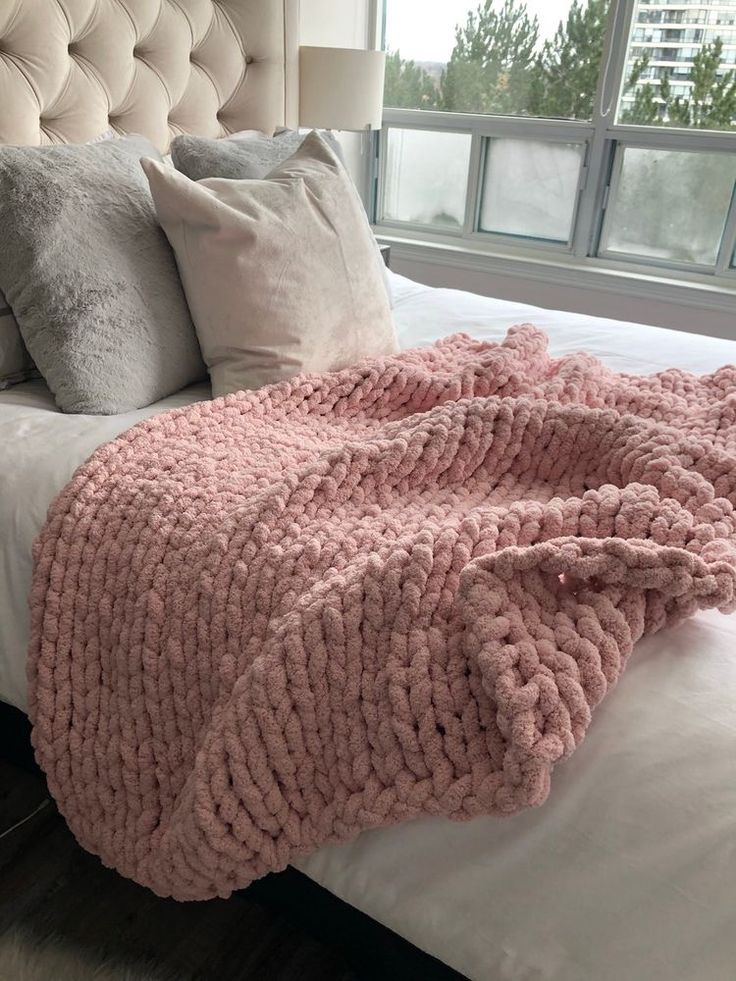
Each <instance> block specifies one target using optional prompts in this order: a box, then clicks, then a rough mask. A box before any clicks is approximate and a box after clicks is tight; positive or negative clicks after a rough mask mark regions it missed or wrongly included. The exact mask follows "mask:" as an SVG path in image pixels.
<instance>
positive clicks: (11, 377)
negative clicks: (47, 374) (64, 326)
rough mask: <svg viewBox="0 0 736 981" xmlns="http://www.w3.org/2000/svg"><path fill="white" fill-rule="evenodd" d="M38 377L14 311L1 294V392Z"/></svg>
mask: <svg viewBox="0 0 736 981" xmlns="http://www.w3.org/2000/svg"><path fill="white" fill-rule="evenodd" d="M36 377H38V372H37V371H36V368H35V365H34V364H33V361H32V360H31V356H30V354H29V353H28V351H26V346H25V344H24V343H23V339H22V338H21V336H20V331H19V330H18V325H17V324H16V322H15V317H14V316H13V311H12V310H11V309H10V307H9V306H8V302H7V300H6V299H5V297H4V296H3V294H2V293H0V391H2V390H3V389H4V388H10V387H11V385H17V384H18V383H19V382H23V381H28V379H29V378H36Z"/></svg>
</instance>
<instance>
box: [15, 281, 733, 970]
mask: <svg viewBox="0 0 736 981" xmlns="http://www.w3.org/2000/svg"><path fill="white" fill-rule="evenodd" d="M391 281H392V287H393V290H394V296H395V307H394V314H395V317H396V321H397V324H398V327H399V331H400V336H401V342H402V346H404V347H407V346H411V345H414V344H423V343H431V342H432V341H433V340H435V339H436V338H438V337H441V336H443V335H446V334H449V333H453V332H455V331H459V330H463V331H466V332H468V333H470V334H473V335H474V336H479V337H488V338H493V339H500V338H501V337H502V336H503V334H504V332H505V330H506V329H507V328H508V327H509V326H511V325H512V324H515V323H520V322H524V321H528V322H533V323H535V324H537V325H538V326H540V327H542V328H543V329H545V330H546V331H547V332H548V334H549V336H550V346H551V350H552V352H553V353H554V354H563V353H567V352H569V351H574V350H580V349H585V350H588V351H590V352H592V353H594V354H597V355H598V356H599V357H601V358H602V359H603V360H604V361H605V362H606V363H607V364H608V365H610V366H611V367H613V368H615V369H617V370H623V371H631V372H650V371H655V370H658V369H660V368H665V367H669V366H672V365H677V366H680V367H683V368H687V369H689V370H692V371H697V372H704V371H710V370H713V369H714V368H716V367H718V366H719V365H720V364H723V363H726V362H736V343H734V342H732V341H723V340H716V339H710V338H705V337H702V336H696V335H687V334H682V333H676V332H670V331H662V330H658V329H657V328H653V327H646V326H637V325H631V324H624V323H620V322H616V321H610V320H596V319H595V318H590V317H583V316H578V315H573V314H567V313H559V312H553V311H547V310H540V309H538V308H534V307H529V306H526V305H523V304H517V303H507V302H503V301H497V300H490V299H485V298H481V297H476V296H473V295H470V294H464V293H457V292H454V291H450V290H431V289H428V288H426V287H422V286H418V285H417V284H414V283H411V282H410V281H408V280H404V279H402V278H401V277H398V276H395V275H392V277H391ZM735 333H736V328H735ZM205 395H206V390H204V389H203V388H198V389H190V390H187V391H185V392H182V393H180V394H179V395H177V396H174V397H172V398H170V399H166V400H164V402H162V403H159V404H158V405H157V406H154V407H151V408H149V409H146V410H142V411H140V412H135V413H130V414H128V415H126V416H118V417H114V418H100V417H80V416H76V417H73V416H62V415H60V414H59V413H56V412H54V411H53V403H51V402H50V397H49V396H48V393H46V392H45V390H44V388H43V386H42V385H41V383H29V384H26V385H23V386H18V387H16V388H14V389H11V390H10V391H8V392H4V393H0V481H2V489H1V493H0V697H1V698H3V699H5V700H6V701H10V702H13V703H14V704H16V705H18V706H20V707H23V706H24V705H25V697H26V695H25V663H24V662H25V645H26V638H27V629H28V628H27V612H26V596H27V592H28V586H29V583H30V576H31V559H30V546H31V540H32V538H33V536H34V535H35V534H36V533H37V531H38V529H39V528H40V527H41V524H42V522H43V519H44V515H45V511H46V508H47V506H48V504H49V503H50V501H51V499H52V497H53V496H54V494H55V493H56V492H57V491H58V490H60V489H61V487H62V486H63V484H64V483H65V482H66V480H67V479H68V478H69V476H70V475H71V473H72V471H73V469H74V468H75V467H76V466H77V465H78V464H79V463H81V462H82V461H83V460H84V459H86V457H87V456H88V455H89V454H90V453H91V452H92V451H93V450H94V448H95V447H96V446H97V445H99V444H100V443H102V442H105V441H106V440H109V439H111V438H113V437H114V436H115V435H116V434H117V433H119V432H121V431H122V430H124V429H125V428H127V427H128V426H130V425H132V424H134V423H135V422H137V421H138V420H140V419H142V418H145V417H146V416H148V415H151V414H152V413H153V412H158V411H163V410H165V409H167V408H172V407H174V406H177V405H182V404H185V403H186V402H188V401H194V400H195V399H197V398H202V397H205ZM298 867H299V868H300V869H301V870H302V871H304V872H305V873H306V874H307V875H309V876H310V877H311V878H313V879H315V880H316V881H317V882H319V883H321V884H322V885H324V886H325V887H326V888H328V889H329V890H330V891H331V892H333V893H335V894H336V895H337V896H339V897H341V898H342V899H344V900H346V901H347V902H349V903H351V904H352V905H353V906H356V907H358V908H359V909H361V910H363V911H364V912H366V913H368V914H369V915H371V916H373V917H374V918H375V919H377V920H379V921H380V922H382V923H384V924H385V925H387V926H389V927H390V928H391V929H393V930H395V931H397V932H398V933H400V934H402V935H403V936H404V937H406V938H407V939H409V940H411V941H412V942H413V943H415V944H416V945H417V946H419V947H422V948H423V949H424V950H427V951H429V952H430V953H432V954H434V955H435V956H437V957H439V958H440V959H441V960H443V961H445V962H446V963H448V964H450V965H451V966H453V967H455V968H456V969H457V970H459V971H461V972H463V973H464V974H466V975H468V976H469V977H471V978H474V979H478V981H481V979H482V981H511V979H513V981H522V979H523V981H734V979H735V978H736V886H735V885H734V883H736V618H725V617H722V616H720V615H719V614H717V613H708V614H702V615H700V616H698V617H697V618H695V619H694V620H693V621H691V622H689V623H687V624H684V625H682V626H680V627H679V628H676V629H673V630H668V631H666V632H664V633H662V634H659V635H658V636H656V637H653V638H648V639H647V640H645V641H643V642H642V643H640V644H639V645H638V647H637V649H636V651H635V653H634V655H633V657H632V661H631V663H630V665H629V668H628V670H627V672H626V674H625V676H624V678H623V680H622V681H621V683H620V685H619V686H618V688H617V690H616V691H615V692H614V693H612V695H610V696H609V698H608V699H607V700H606V702H605V703H604V704H603V705H602V706H601V707H600V708H599V709H598V711H597V713H596V718H595V720H594V723H593V725H592V727H591V730H590V733H589V735H588V738H587V739H586V741H585V743H584V744H583V746H582V747H581V748H580V750H579V751H578V752H577V753H576V754H575V756H574V757H573V758H572V759H571V760H570V761H569V762H568V763H566V764H565V765H564V766H562V767H560V768H559V769H558V771H557V774H556V778H555V780H554V781H553V790H552V794H551V796H550V799H549V801H548V802H547V803H546V804H545V805H544V807H542V808H540V809H539V810H535V811H532V812H527V813H525V814H522V815H519V816H517V817H515V818H511V819H505V820H502V819H477V820H475V821H472V822H469V823H467V824H453V823H451V822H448V821H441V820H437V819H424V820H419V821H416V822H413V823H411V824H408V825H403V826H400V827H396V828H384V829H380V830H376V831H370V832H367V833H365V834H363V835H361V836H360V837H359V838H358V839H356V841H354V842H352V843H350V844H347V845H341V846H333V847H329V848H323V849H320V851H318V852H317V853H316V854H315V855H313V856H311V857H309V858H307V859H304V860H302V861H301V862H299V863H298Z"/></svg>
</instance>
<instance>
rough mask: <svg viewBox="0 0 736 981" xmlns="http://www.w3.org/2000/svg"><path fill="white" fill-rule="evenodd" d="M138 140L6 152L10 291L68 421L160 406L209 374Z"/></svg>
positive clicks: (2, 224)
mask: <svg viewBox="0 0 736 981" xmlns="http://www.w3.org/2000/svg"><path fill="white" fill-rule="evenodd" d="M141 157H153V158H154V159H156V160H161V157H160V155H159V154H158V152H157V151H156V149H155V148H154V146H153V144H151V143H150V142H149V141H148V140H146V139H144V138H143V137H140V136H132V137H128V138H126V139H123V140H113V141H108V142H103V143H96V144H94V145H86V146H77V145H70V144H67V145H58V146H45V147H13V146H6V147H0V228H2V230H3V234H2V236H0V290H2V291H3V292H4V293H5V296H6V298H7V301H8V303H9V304H10V306H11V307H12V309H13V313H14V314H15V319H16V320H17V322H18V327H19V328H20V332H21V334H22V336H23V340H24V341H25V344H26V347H27V348H28V351H29V353H30V355H31V356H32V358H33V360H34V361H35V363H36V366H37V367H38V369H39V371H40V372H41V374H42V375H43V377H44V378H45V379H46V382H47V384H48V386H49V388H50V389H51V391H52V392H53V394H54V397H55V399H56V402H57V404H58V406H59V408H60V409H62V410H63V411H64V412H85V413H93V414H106V415H110V414H114V413H118V412H127V411H129V410H131V409H137V408H141V407H143V406H145V405H150V404H151V403H152V402H156V401H157V400H158V399H161V398H163V397H164V396H166V395H169V394H171V393H172V392H175V391H178V390H179V389H181V388H183V387H184V386H185V385H188V384H190V383H191V382H194V381H198V380H199V379H200V378H202V377H204V375H205V367H204V363H203V361H202V356H201V354H200V350H199V345H198V343H197V338H196V334H195V332H194V327H193V325H192V321H191V318H190V315H189V309H188V307H187V304H186V300H185V298H184V293H183V291H182V287H181V283H180V281H179V276H178V273H177V269H176V261H175V259H174V256H173V254H172V252H171V249H170V247H169V244H168V242H167V240H166V236H165V235H164V233H163V231H162V230H161V228H160V227H159V224H158V221H157V220H156V215H155V212H154V208H153V202H152V200H151V196H150V192H149V190H148V184H147V181H146V178H145V176H144V174H143V172H142V170H141V167H140V159H141Z"/></svg>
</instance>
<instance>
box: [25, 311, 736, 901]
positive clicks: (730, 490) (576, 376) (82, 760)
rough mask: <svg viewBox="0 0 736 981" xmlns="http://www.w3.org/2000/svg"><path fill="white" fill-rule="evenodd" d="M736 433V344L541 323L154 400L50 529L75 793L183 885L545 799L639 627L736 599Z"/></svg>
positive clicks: (123, 868)
mask: <svg viewBox="0 0 736 981" xmlns="http://www.w3.org/2000/svg"><path fill="white" fill-rule="evenodd" d="M734 454H736V368H734V367H727V368H722V369H720V370H719V371H717V372H715V373H714V374H712V375H709V376H707V377H702V378H696V377H693V376H690V375H687V374H685V373H683V372H681V371H666V372H663V373H661V374H659V375H656V376H652V377H635V376H621V375H616V374H613V373H612V372H610V371H608V370H606V369H605V368H604V367H603V366H602V365H600V364H599V363H598V362H597V361H595V360H594V359H593V358H591V357H588V356H586V355H576V356H571V357H566V358H563V359H561V360H552V359H551V358H550V357H549V355H548V354H547V348H546V338H545V337H544V335H543V334H541V333H540V332H539V331H538V330H536V329H535V328H533V327H530V326H522V327H517V328H514V329H513V330H511V331H510V332H509V335H508V337H507V339H506V340H505V341H504V342H503V343H502V344H490V343H479V342H476V341H473V340H471V339H469V338H468V337H465V336H462V335H460V336H456V337H452V338H449V339H447V340H444V341H442V342H441V343H439V344H437V345H436V346H435V347H432V348H429V349H425V350H418V351H409V352H406V353H404V354H402V355H400V356H398V357H394V358H389V359H387V360H383V361H375V362H370V363H367V364H363V365H361V366H359V367H357V368H354V369H348V370H345V371H341V372H339V373H335V374H328V375H324V376H309V377H300V378H297V379H294V380H292V381H288V382H283V383H281V384H279V385H275V386H273V387H270V388H265V389H262V390H260V391H257V392H250V393H241V394H239V395H232V396H227V397H226V398H224V399H220V400H218V401H215V402H205V403H200V404H197V405H193V406H190V407H188V408H185V409H180V410H176V411H174V412H170V413H168V414H166V415H161V416H158V417H156V418H154V419H151V420H149V421H148V422H144V423H142V424H140V425H138V426H136V427H135V428H134V429H132V430H130V431H129V432H127V433H125V434H124V435H123V436H121V437H119V438H118V439H116V440H115V441H114V442H113V443H111V444H109V445H107V446H104V447H103V448H101V449H100V450H98V451H97V452H96V453H95V454H94V456H93V457H92V458H91V459H90V461H89V462H88V463H87V464H86V465H85V466H83V467H82V468H81V469H80V470H79V471H78V472H77V473H76V475H75V476H74V478H73V480H72V482H71V483H70V484H69V486H68V487H67V488H66V489H65V490H64V492H63V493H62V494H61V495H60V497H59V498H58V499H57V500H56V502H55V503H54V504H53V506H52V508H51V511H50V515H49V519H48V523H47V526H46V528H45V530H44V531H43V533H42V535H41V537H40V539H39V541H38V542H37V545H36V551H35V563H36V565H35V578H34V586H33V592H32V600H31V602H32V641H31V656H30V678H31V699H32V703H31V711H32V717H33V722H34V724H35V730H34V740H35V747H36V753H37V756H38V759H39V762H40V763H41V765H42V766H43V768H44V769H45V771H46V773H47V775H48V779H49V786H50V788H51V791H52V793H53V795H54V797H55V798H56V800H57V801H58V803H59V806H60V808H61V810H62V812H63V814H64V815H65V817H66V819H67V821H68V822H69V825H70V827H71V828H72V830H73V831H74V833H75V834H76V836H77V837H78V839H79V841H80V842H81V843H82V844H83V845H84V846H85V847H86V848H88V849H89V850H91V851H93V852H96V853H97V854H98V855H100V856H101V858H102V859H103V861H104V862H105V863H107V864H109V865H112V866H115V867H116V868H117V869H119V870H120V872H122V873H123V874H124V875H126V876H130V877H131V878H133V879H136V880H137V881H138V882H141V883H144V884H145V885H147V886H150V887H151V888H152V889H153V890H155V891H156V892H157V893H159V894H161V895H172V896H175V897H177V898H179V899H204V898H207V897H211V896H215V895H220V896H227V895H228V894H229V893H230V892H231V891H232V890H234V889H236V888H239V887H242V886H245V885H246V884H247V883H248V882H250V881H251V880H252V879H254V878H256V877H258V876H261V875H263V874H264V873H266V872H269V871H271V870H275V869H281V868H283V867H284V866H285V865H286V864H287V863H288V862H289V861H290V860H292V859H294V858H295V857H297V856H299V855H302V854H304V853H307V852H309V851H311V850H314V849H316V848H317V847H319V846H320V845H322V844H324V843H326V842H335V841H342V840H346V839H349V838H351V837H353V836H354V835H356V834H358V833H359V832H360V831H361V830H363V829H365V828H372V827H377V826H379V825H385V824H390V823H395V822H399V821H406V820H409V819H410V818H414V817H416V816H418V815H422V814H431V815H444V816H446V817H448V818H454V819H460V820H464V819H468V818H473V817H475V816H477V815H489V814H513V813H514V812H517V811H519V810H520V809H522V808H526V807H529V806H530V805H537V804H541V803H542V802H543V801H544V800H545V798H546V796H547V794H548V791H549V786H550V775H551V773H552V770H553V768H554V766H555V764H556V763H557V762H558V761H560V760H562V759H564V758H565V757H568V756H569V755H570V754H571V753H572V752H573V750H574V749H575V748H576V746H577V745H578V744H579V743H580V741H581V740H582V739H583V737H584V734H585V731H586V729H587V727H588V725H589V723H590V721H591V714H592V712H593V709H594V708H595V706H596V705H598V703H599V702H600V701H601V699H602V698H603V697H604V696H605V695H606V693H607V692H608V691H609V690H610V688H611V687H612V686H613V685H614V684H615V683H616V681H617V679H618V678H619V676H620V674H621V672H622V670H623V668H624V666H625V664H626V661H627V658H628V657H629V655H630V653H631V650H632V646H633V644H634V643H635V642H636V641H637V639H638V638H640V637H641V636H642V635H643V634H646V633H651V632H653V631H656V630H659V629H661V628H662V627H664V626H665V625H667V624H671V623H674V622H676V621H677V620H680V619H682V618H683V617H688V616H690V615H692V614H693V613H695V612H696V611H697V610H698V609H703V608H707V607H717V608H720V609H722V610H724V611H727V612H731V611H732V610H733V609H734V606H735V605H736V604H735V603H734V595H735V588H736V518H735V514H734V504H736V461H735V457H734ZM672 724H673V726H675V725H677V720H676V719H673V722H672Z"/></svg>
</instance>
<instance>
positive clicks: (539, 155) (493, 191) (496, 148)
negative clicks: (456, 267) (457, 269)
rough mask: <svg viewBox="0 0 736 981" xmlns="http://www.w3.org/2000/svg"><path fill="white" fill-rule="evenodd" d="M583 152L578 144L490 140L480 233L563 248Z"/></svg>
mask: <svg viewBox="0 0 736 981" xmlns="http://www.w3.org/2000/svg"><path fill="white" fill-rule="evenodd" d="M584 151H585V147H584V146H583V145H582V144H580V143H543V142H541V141H540V140H507V139H494V140H489V141H488V149H487V150H486V168H485V177H484V180H483V201H482V204H481V211H480V228H481V231H484V232H500V233H502V234H505V235H523V236H525V237H528V238H540V239H547V240H549V241H553V242H567V241H568V240H569V238H570V236H571V234H572V223H573V218H574V216H575V203H576V201H577V192H578V183H579V179H580V167H581V165H582V162H583V155H584Z"/></svg>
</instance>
